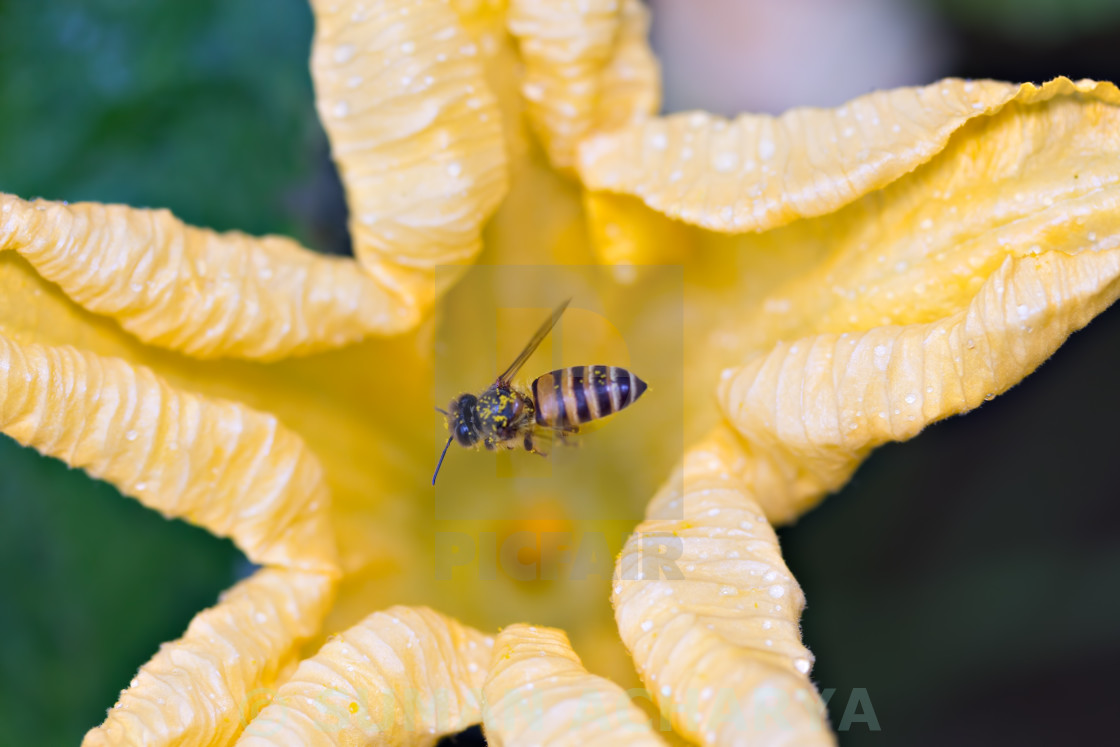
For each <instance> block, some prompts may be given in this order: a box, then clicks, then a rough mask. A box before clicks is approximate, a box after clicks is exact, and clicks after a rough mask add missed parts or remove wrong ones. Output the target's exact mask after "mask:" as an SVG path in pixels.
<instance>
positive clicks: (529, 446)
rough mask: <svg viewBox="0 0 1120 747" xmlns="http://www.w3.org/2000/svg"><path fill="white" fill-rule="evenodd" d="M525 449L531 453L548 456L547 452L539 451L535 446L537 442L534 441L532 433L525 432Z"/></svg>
mask: <svg viewBox="0 0 1120 747" xmlns="http://www.w3.org/2000/svg"><path fill="white" fill-rule="evenodd" d="M525 451H531V452H532V453H534V454H539V455H541V456H542V457H543V456H548V453H547V452H544V451H541V450H540V449H538V448H537V444H536V441H534V440H533V434H532V433H526V434H525Z"/></svg>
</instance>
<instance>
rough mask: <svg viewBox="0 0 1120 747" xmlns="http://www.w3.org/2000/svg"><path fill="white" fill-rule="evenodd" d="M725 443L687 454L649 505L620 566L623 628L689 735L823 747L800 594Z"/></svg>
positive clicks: (657, 692)
mask: <svg viewBox="0 0 1120 747" xmlns="http://www.w3.org/2000/svg"><path fill="white" fill-rule="evenodd" d="M730 440H731V439H730V437H729V436H727V435H726V434H724V435H722V436H719V437H714V438H711V439H709V440H707V441H705V442H703V443H701V444H700V445H699V446H696V447H694V448H693V449H691V450H690V451H689V452H688V454H687V455H686V456H685V460H684V464H683V467H682V468H680V469H678V470H677V472H676V473H675V474H674V475H673V476H672V477H671V478H670V480H669V482H668V484H667V485H666V486H665V487H664V488H662V490H661V491H660V492H659V493H658V494H657V495H656V496H655V497H654V499H653V500H652V501H651V502H650V505H649V507H648V508H647V510H646V516H647V518H646V520H645V521H644V522H642V523H641V524H639V525H638V528H637V530H635V533H634V534H633V535H632V536H631V538H630V540H629V541H628V542H627V544H626V547H625V548H624V549H623V551H622V555H621V557H620V558H619V561H618V565H617V572H618V576H619V579H618V580H616V581H615V587H614V594H613V597H612V599H613V601H614V605H615V617H616V619H617V620H618V629H619V633H620V634H621V636H622V640H623V642H624V643H625V644H626V646H627V648H628V649H629V650H630V652H631V654H632V655H633V657H634V661H635V663H636V665H637V668H638V673H639V674H640V675H641V677H642V681H643V682H645V683H646V686H647V687H649V688H650V690H651V691H652V692H653V698H654V700H655V701H656V703H657V704H658V706H659V707H660V708H661V712H662V713H664V714H666V715H667V716H668V717H669V718H670V720H671V721H672V724H673V728H674V729H675V730H676V732H677V733H678V734H681V735H682V736H684V737H685V738H687V739H689V740H692V741H695V742H697V743H699V744H704V745H709V744H741V743H743V741H744V740H746V741H749V742H750V743H752V744H754V743H758V744H831V743H832V742H833V739H832V735H831V732H830V731H829V729H828V724H827V719H826V718H825V716H824V706H823V703H822V702H821V700H820V697H819V695H818V694H817V691H816V689H815V688H814V687H813V685H812V683H810V681H809V678H808V672H809V669H810V667H811V665H812V660H813V658H812V654H810V653H809V651H808V650H807V649H806V648H805V647H804V646H803V645H802V643H801V639H800V631H799V629H798V622H799V619H800V616H801V610H802V609H803V608H804V606H805V599H804V597H803V595H802V593H801V589H800V587H799V586H798V585H797V582H796V581H795V580H794V579H793V577H792V576H791V575H790V573H789V570H788V569H787V568H786V565H785V563H784V562H783V561H782V557H781V554H780V552H779V549H778V541H777V537H776V536H775V535H774V531H773V529H771V528H770V525H769V524H768V523H767V522H766V518H765V517H764V516H763V515H762V509H761V508H760V506H759V504H758V502H757V501H758V497H757V496H756V495H754V494H752V491H751V490H750V488H749V487H748V484H747V483H745V482H743V481H742V480H741V479H740V478H739V477H738V476H735V475H734V473H735V472H736V468H737V467H738V466H739V465H737V464H736V460H737V454H736V452H735V449H734V448H733V447H732V446H731V445H730V443H729V442H730ZM662 575H664V576H665V578H662V577H661V576H662Z"/></svg>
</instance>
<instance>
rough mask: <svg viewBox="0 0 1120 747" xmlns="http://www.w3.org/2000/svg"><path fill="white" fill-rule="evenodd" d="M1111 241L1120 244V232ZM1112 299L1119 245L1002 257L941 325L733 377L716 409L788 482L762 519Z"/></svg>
mask: <svg viewBox="0 0 1120 747" xmlns="http://www.w3.org/2000/svg"><path fill="white" fill-rule="evenodd" d="M1113 212H1114V214H1115V212H1116V211H1115V209H1114V211H1113ZM1109 243H1110V244H1111V245H1112V246H1113V247H1120V231H1118V232H1117V233H1116V234H1115V235H1114V236H1113V238H1112V240H1111V241H1110V242H1109ZM1118 295H1120V248H1112V249H1108V250H1103V249H1102V250H1098V251H1083V252H1081V253H1078V254H1067V253H1065V252H1061V251H1050V252H1046V253H1044V254H1041V255H1038V256H1025V257H1007V258H1006V259H1005V260H1004V261H1003V264H1002V265H1001V266H1000V267H999V269H998V270H997V271H996V272H995V273H993V274H992V276H991V277H989V278H988V279H987V281H986V282H984V284H983V286H982V287H981V288H980V291H979V292H978V293H977V294H976V295H975V297H974V298H973V299H972V300H971V303H969V305H968V307H967V308H965V309H962V310H961V311H958V312H956V313H953V314H950V315H948V316H946V317H944V318H942V319H939V320H937V321H933V322H928V323H925V324H909V325H902V326H899V325H887V326H881V327H873V328H871V329H868V330H866V331H862V332H854V333H845V334H840V335H837V334H829V333H826V334H820V335H816V336H812V337H806V338H802V339H799V340H795V341H793V342H790V343H779V344H778V345H777V346H776V347H775V348H774V349H773V350H771V351H770V352H769V353H768V354H767V355H765V356H762V357H760V358H757V359H755V360H754V361H752V362H750V363H748V364H747V365H745V366H743V367H741V368H739V369H736V370H734V371H729V372H728V376H727V378H726V379H725V380H724V382H723V384H722V385H721V386H720V389H719V399H720V404H721V406H722V407H723V408H724V410H725V412H726V414H727V417H728V418H729V419H730V421H731V423H732V424H733V425H734V426H735V428H736V429H737V430H738V431H739V432H740V433H741V434H742V435H743V436H744V437H745V438H746V440H747V442H748V444H749V446H750V448H751V450H752V451H754V452H757V454H758V455H759V456H761V457H763V458H764V459H765V460H767V461H769V462H770V466H769V469H770V470H773V471H774V472H776V473H778V474H783V475H786V476H787V480H788V482H789V484H790V487H791V490H790V492H789V493H788V494H786V495H782V496H780V500H778V499H775V500H773V501H772V502H768V503H767V504H766V513H767V515H768V516H770V517H771V518H772V519H776V520H789V519H792V518H793V517H795V516H796V515H798V514H800V513H802V512H804V511H805V510H806V509H807V508H809V507H810V506H812V505H813V504H815V503H816V502H817V501H818V500H819V499H820V497H821V496H822V495H824V494H825V493H827V492H830V491H832V490H835V489H836V488H838V487H840V486H841V485H842V484H843V483H844V482H846V481H847V479H848V477H849V476H850V475H851V473H852V472H853V471H854V470H855V468H856V466H858V464H859V463H860V462H861V461H862V460H863V458H864V457H866V455H867V454H868V452H870V451H871V449H873V448H875V447H876V446H879V445H880V444H883V443H885V442H887V441H903V440H906V439H908V438H912V437H913V436H915V435H916V434H917V433H918V432H919V431H920V430H921V429H922V428H924V427H925V426H926V425H928V424H930V423H933V422H935V421H937V420H941V419H943V418H947V417H949V416H950V415H955V414H958V413H962V412H966V411H968V410H971V409H973V408H975V407H977V406H979V405H980V404H981V403H982V402H983V401H984V400H986V399H991V398H992V397H994V396H995V395H997V394H1000V393H1002V392H1004V391H1006V390H1007V389H1009V388H1010V387H1012V386H1014V385H1015V384H1016V383H1018V382H1019V381H1020V380H1021V379H1022V378H1023V377H1025V376H1026V375H1027V374H1029V373H1030V372H1031V371H1033V370H1034V369H1035V368H1036V367H1038V365H1039V364H1041V363H1042V362H1043V361H1044V360H1046V358H1048V357H1049V356H1050V355H1051V354H1052V353H1053V352H1054V351H1055V350H1056V349H1057V348H1058V347H1059V346H1060V345H1061V344H1062V343H1063V342H1064V341H1065V339H1066V338H1067V337H1068V336H1069V335H1070V333H1072V332H1074V331H1075V330H1077V329H1080V328H1081V327H1083V326H1084V325H1085V324H1087V323H1088V322H1089V321H1090V320H1091V319H1092V318H1093V317H1094V316H1096V315H1097V314H1098V313H1100V312H1101V311H1103V310H1104V309H1105V308H1106V307H1108V306H1109V304H1111V303H1112V302H1113V301H1114V300H1115V299H1116V298H1117V296H1118ZM775 497H776V496H775Z"/></svg>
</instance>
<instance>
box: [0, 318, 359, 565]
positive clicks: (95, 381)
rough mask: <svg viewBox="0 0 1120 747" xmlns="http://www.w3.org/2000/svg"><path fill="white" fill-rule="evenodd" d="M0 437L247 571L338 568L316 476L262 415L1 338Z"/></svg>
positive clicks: (117, 363) (115, 365) (74, 354)
mask: <svg viewBox="0 0 1120 747" xmlns="http://www.w3.org/2000/svg"><path fill="white" fill-rule="evenodd" d="M0 431H2V432H3V433H6V434H7V435H9V436H11V437H12V438H14V439H16V440H17V441H19V442H20V443H22V444H25V445H27V446H32V447H34V448H36V449H38V450H39V451H41V452H43V453H44V454H47V455H50V456H53V457H56V458H59V459H62V460H63V461H65V462H66V463H67V464H69V465H70V466H72V467H79V468H82V469H84V470H85V471H86V472H88V473H89V474H91V475H93V476H94V477H97V478H100V479H103V480H106V481H108V482H110V483H112V484H113V485H116V486H117V488H119V489H120V490H121V492H123V493H125V494H127V495H131V496H133V497H135V498H137V499H138V500H139V501H140V502H141V503H143V504H144V505H146V506H149V507H150V508H154V509H156V510H158V511H160V512H161V513H163V514H164V515H167V516H178V517H181V518H184V519H186V520H187V521H190V522H192V523H194V524H198V525H199V526H203V527H205V528H206V529H208V530H209V531H211V532H213V533H214V534H216V535H218V536H221V537H231V538H232V539H233V540H234V542H236V543H237V545H238V547H240V548H241V549H242V551H244V552H245V554H246V555H247V556H248V557H249V558H250V559H251V560H253V561H254V562H256V563H261V564H269V565H281V566H285V567H289V568H297V569H302V570H309V571H318V572H325V573H334V572H336V571H337V568H338V560H337V557H336V550H335V539H334V534H333V531H332V528H331V524H330V519H329V504H330V500H329V495H328V493H327V489H326V484H325V482H324V477H323V471H322V467H321V466H320V464H319V461H318V460H317V459H316V458H315V457H314V456H313V455H312V454H311V452H310V451H309V450H308V449H307V447H306V446H305V445H304V443H303V441H302V440H301V439H300V438H299V437H298V436H296V435H295V434H294V433H292V432H291V431H289V430H288V429H286V428H284V427H283V426H282V425H281V424H280V423H279V422H278V421H277V419H276V418H275V417H273V416H271V415H266V414H263V413H259V412H255V411H253V410H250V409H249V408H247V407H245V406H243V405H239V404H234V403H231V402H226V401H222V400H218V399H211V398H208V397H201V396H199V395H195V394H189V393H187V392H183V391H179V390H176V389H174V388H172V387H171V386H169V385H168V384H167V383H166V382H164V381H163V380H161V379H160V378H158V377H157V376H156V375H155V374H154V373H152V372H151V371H150V370H149V369H147V368H143V367H133V366H132V365H130V364H128V363H126V362H125V361H123V360H120V359H117V358H103V357H100V356H97V355H93V354H91V353H85V352H82V351H79V350H76V349H74V348H70V347H51V346H46V345H36V344H27V345H23V344H20V343H17V342H14V341H12V340H10V339H8V338H7V337H5V336H3V335H0Z"/></svg>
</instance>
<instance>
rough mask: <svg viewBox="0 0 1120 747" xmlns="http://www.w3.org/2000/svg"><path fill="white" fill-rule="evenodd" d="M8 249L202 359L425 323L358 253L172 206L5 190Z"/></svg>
mask: <svg viewBox="0 0 1120 747" xmlns="http://www.w3.org/2000/svg"><path fill="white" fill-rule="evenodd" d="M4 249H14V250H15V251H17V252H19V253H20V254H21V255H23V256H24V257H25V258H26V259H27V260H28V261H29V262H31V264H32V265H33V266H34V267H35V269H36V270H37V271H38V272H39V273H40V274H41V275H42V276H43V277H45V278H47V279H48V280H50V281H52V282H54V283H57V284H58V285H59V286H60V287H61V288H62V290H63V291H64V292H65V293H66V294H67V295H68V296H69V297H70V298H72V299H73V300H74V301H75V302H77V303H78V304H80V305H82V306H83V307H85V308H86V309H89V310H90V311H92V312H94V313H96V314H102V315H105V316H109V317H111V318H113V319H115V320H116V321H117V322H119V323H120V325H121V326H122V327H124V328H125V329H126V330H128V331H129V332H131V333H132V334H134V335H136V336H137V337H139V338H140V339H141V340H143V341H145V342H147V343H150V344H152V345H158V346H160V347H165V348H170V349H172V350H178V351H182V352H184V353H187V354H189V355H192V356H194V357H197V358H213V357H218V356H228V357H239V358H258V359H266V360H268V359H274V358H280V357H283V356H286V355H291V354H298V353H308V352H313V351H315V350H322V349H325V348H329V347H338V346H341V345H344V344H346V343H349V342H354V341H356V340H359V339H361V338H362V337H364V336H367V335H369V334H389V333H393V332H399V331H402V330H404V329H407V328H408V327H411V326H412V325H414V324H415V323H416V321H417V320H418V318H419V311H418V309H417V308H416V306H415V304H414V303H413V301H412V299H410V298H407V297H405V296H403V295H399V294H398V293H397V292H396V291H395V290H390V289H389V288H388V287H387V286H386V285H385V284H382V283H379V282H378V281H377V280H375V279H374V277H372V276H370V275H368V274H367V273H365V272H364V271H363V270H362V268H361V267H360V266H359V265H358V264H356V263H355V262H354V261H353V260H349V259H341V258H337V257H327V256H323V255H320V254H316V253H314V252H311V251H308V250H306V249H304V248H302V247H301V246H299V244H297V243H296V242H295V241H293V240H291V239H287V238H284V237H281V236H267V237H264V238H253V237H250V236H246V235H245V234H242V233H237V232H230V233H221V234H220V233H216V232H214V231H209V230H206V229H201V228H194V227H192V226H187V225H184V224H183V223H182V222H181V221H179V220H178V219H177V218H175V217H174V216H173V215H171V213H170V212H168V211H166V210H142V209H137V208H130V207H126V206H123V205H100V204H97V203H79V204H74V205H68V204H66V203H59V202H48V201H46V200H35V201H34V202H25V201H23V200H20V199H19V198H16V197H12V196H10V195H2V194H0V251H2V250H4Z"/></svg>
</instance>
